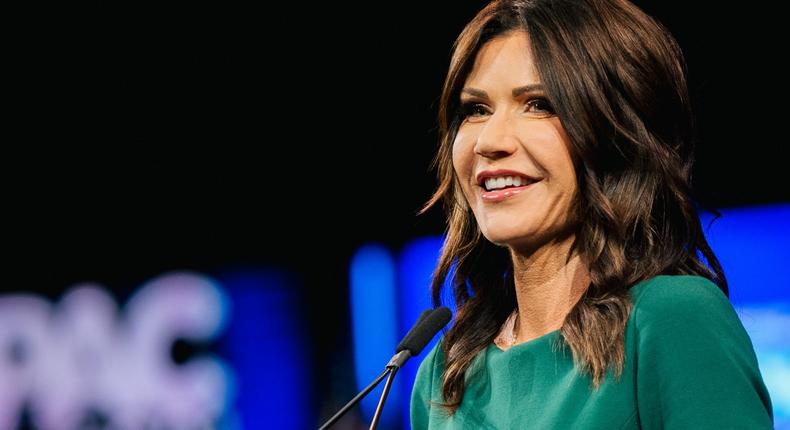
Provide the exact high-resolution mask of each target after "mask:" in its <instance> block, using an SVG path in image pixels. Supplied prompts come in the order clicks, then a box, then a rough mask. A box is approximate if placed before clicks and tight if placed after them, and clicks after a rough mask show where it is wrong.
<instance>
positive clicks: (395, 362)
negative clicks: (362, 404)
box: [318, 350, 411, 430]
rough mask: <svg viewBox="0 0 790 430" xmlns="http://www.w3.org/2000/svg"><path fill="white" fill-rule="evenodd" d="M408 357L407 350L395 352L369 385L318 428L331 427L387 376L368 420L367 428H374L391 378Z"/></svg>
mask: <svg viewBox="0 0 790 430" xmlns="http://www.w3.org/2000/svg"><path fill="white" fill-rule="evenodd" d="M410 357H411V352H410V351H409V350H403V351H400V352H398V353H397V354H395V355H394V356H393V357H392V359H391V360H390V362H389V363H387V367H386V368H385V369H384V371H383V372H381V375H379V376H378V377H377V378H376V379H375V380H374V381H373V382H371V383H370V385H368V386H367V387H365V389H364V390H362V391H361V392H360V393H359V394H357V395H356V396H355V397H354V398H353V399H351V400H350V401H349V402H348V403H346V405H345V406H343V408H341V409H340V410H339V411H337V413H336V414H334V415H332V418H330V419H328V420H327V421H326V422H325V423H324V425H322V426H321V428H319V429H318V430H327V429H328V428H329V427H331V426H332V424H334V423H335V422H336V421H337V420H339V419H340V417H342V416H343V415H344V414H345V413H346V412H348V410H349V409H351V408H352V407H354V405H356V404H357V403H359V401H360V400H362V398H363V397H365V396H366V395H367V394H368V393H369V392H371V391H372V390H373V389H374V388H376V386H378V385H379V384H380V383H381V380H382V379H384V377H385V376H388V378H387V382H385V383H384V391H383V392H382V393H381V398H380V399H379V404H378V406H376V412H375V413H374V414H373V420H372V421H371V422H370V429H369V430H375V429H376V426H377V425H378V423H379V418H381V411H382V409H383V408H384V401H385V400H387V394H389V391H390V388H391V387H392V380H393V379H394V378H395V373H397V372H398V369H400V367H401V366H403V363H405V362H406V360H408V359H409V358H410Z"/></svg>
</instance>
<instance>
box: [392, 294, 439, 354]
mask: <svg viewBox="0 0 790 430" xmlns="http://www.w3.org/2000/svg"><path fill="white" fill-rule="evenodd" d="M426 313H427V315H426ZM450 318H452V314H451V313H450V309H447V308H446V307H444V306H442V307H440V308H436V309H433V310H427V311H425V312H423V313H422V315H420V318H419V319H418V320H417V323H416V324H415V325H414V327H413V328H412V329H411V330H410V331H409V333H408V334H406V337H404V338H403V340H402V341H401V342H400V343H399V344H398V347H397V348H396V352H400V351H403V350H408V351H409V352H410V353H411V355H412V357H414V356H416V355H419V354H420V352H422V350H423V348H425V345H427V344H428V342H430V341H431V339H433V337H434V336H435V335H436V333H438V332H439V330H441V329H442V327H444V326H446V325H447V323H448V322H450Z"/></svg>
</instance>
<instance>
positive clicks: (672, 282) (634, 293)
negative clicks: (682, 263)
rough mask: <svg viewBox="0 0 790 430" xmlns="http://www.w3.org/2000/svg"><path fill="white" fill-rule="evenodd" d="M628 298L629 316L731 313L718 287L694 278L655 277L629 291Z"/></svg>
mask: <svg viewBox="0 0 790 430" xmlns="http://www.w3.org/2000/svg"><path fill="white" fill-rule="evenodd" d="M630 294H631V299H632V302H633V304H634V311H633V312H636V313H641V314H643V315H641V316H650V315H651V314H653V313H659V314H660V315H664V316H666V315H674V314H677V313H686V312H688V311H695V312H700V311H705V310H715V309H722V310H731V309H732V305H731V304H730V301H729V299H728V298H727V296H725V295H724V293H723V292H722V291H721V289H720V288H719V286H718V285H716V284H715V283H713V281H711V280H710V279H708V278H704V277H702V276H696V275H659V276H655V277H652V278H650V279H647V280H644V281H642V282H639V283H638V284H636V285H634V286H633V287H631V289H630Z"/></svg>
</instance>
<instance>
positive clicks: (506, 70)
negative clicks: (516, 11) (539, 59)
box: [466, 31, 540, 88]
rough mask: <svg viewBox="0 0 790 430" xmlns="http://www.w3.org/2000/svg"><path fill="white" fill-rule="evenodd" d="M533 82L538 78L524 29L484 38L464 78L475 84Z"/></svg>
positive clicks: (508, 84) (507, 85)
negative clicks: (483, 42) (483, 43)
mask: <svg viewBox="0 0 790 430" xmlns="http://www.w3.org/2000/svg"><path fill="white" fill-rule="evenodd" d="M537 82H540V79H539V76H538V71H537V68H536V66H535V62H534V58H533V55H532V50H531V48H530V40H529V35H528V33H527V32H525V31H512V32H509V33H506V34H504V35H501V36H497V37H495V38H493V39H491V40H489V41H488V42H486V43H485V45H483V46H482V47H481V48H480V50H479V51H478V52H477V56H476V57H475V62H474V65H473V66H472V70H471V71H470V73H469V76H467V78H466V86H470V87H478V88H479V87H483V86H488V87H496V86H503V87H512V86H518V85H524V84H527V83H537Z"/></svg>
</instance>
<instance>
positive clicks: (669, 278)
mask: <svg viewBox="0 0 790 430" xmlns="http://www.w3.org/2000/svg"><path fill="white" fill-rule="evenodd" d="M630 294H631V298H632V301H633V309H632V311H631V322H632V323H633V324H634V326H635V327H634V328H635V329H636V330H637V332H638V333H639V334H640V337H643V336H642V335H644V334H652V335H654V336H658V337H660V338H667V337H672V336H675V335H677V336H681V337H690V336H695V335H696V336H712V337H721V336H735V337H737V338H740V339H741V340H744V341H746V343H747V344H748V345H749V346H751V345H750V342H749V341H748V340H747V339H748V335H747V334H746V332H745V330H744V328H743V325H742V324H741V322H740V318H739V317H738V314H737V313H736V312H735V308H733V306H732V304H731V303H730V301H729V299H728V298H727V296H726V295H725V294H724V293H723V292H722V291H721V289H719V287H718V285H716V284H715V283H713V282H712V281H711V280H709V279H707V278H704V277H702V276H694V275H660V276H656V277H653V278H650V279H647V280H645V281H642V282H640V283H638V284H636V285H634V286H633V287H632V288H631V290H630Z"/></svg>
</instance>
